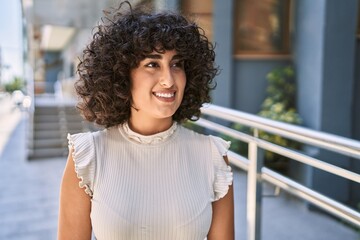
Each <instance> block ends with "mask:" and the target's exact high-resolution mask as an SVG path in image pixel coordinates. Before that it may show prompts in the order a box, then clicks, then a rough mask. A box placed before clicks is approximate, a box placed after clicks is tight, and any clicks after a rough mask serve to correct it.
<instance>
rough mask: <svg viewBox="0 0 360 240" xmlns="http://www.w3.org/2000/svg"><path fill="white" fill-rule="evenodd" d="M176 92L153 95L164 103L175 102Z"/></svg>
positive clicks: (154, 93)
mask: <svg viewBox="0 0 360 240" xmlns="http://www.w3.org/2000/svg"><path fill="white" fill-rule="evenodd" d="M175 93H176V92H175V91H171V92H153V95H154V96H155V97H156V98H158V99H159V100H162V101H167V102H168V101H173V100H174V99H175Z"/></svg>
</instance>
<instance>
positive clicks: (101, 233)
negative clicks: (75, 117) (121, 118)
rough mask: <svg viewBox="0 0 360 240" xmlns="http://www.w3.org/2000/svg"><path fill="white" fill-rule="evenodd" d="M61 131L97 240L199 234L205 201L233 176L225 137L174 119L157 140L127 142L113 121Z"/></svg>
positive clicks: (204, 225)
mask: <svg viewBox="0 0 360 240" xmlns="http://www.w3.org/2000/svg"><path fill="white" fill-rule="evenodd" d="M68 138H69V146H70V147H72V148H74V154H73V158H74V161H75V170H76V172H77V174H78V177H79V178H80V179H81V181H80V183H81V184H80V186H85V187H86V189H85V190H86V192H87V193H88V194H89V195H90V196H91V197H92V209H91V221H92V226H93V231H94V235H95V236H96V238H97V239H98V240H112V239H116V240H118V239H126V240H150V239H151V240H152V239H154V240H155V239H156V240H161V239H164V240H165V239H166V240H168V239H172V240H173V239H179V240H186V239H196V240H203V239H205V238H206V236H207V233H208V231H209V228H210V224H211V218H212V205H211V202H212V201H216V200H218V199H219V198H221V197H223V196H224V195H225V194H226V193H227V191H228V188H229V185H230V184H231V183H232V172H231V168H230V167H229V166H227V165H226V163H225V161H224V160H223V155H225V154H226V151H227V149H228V147H229V143H228V142H225V141H224V140H222V139H220V138H217V137H213V136H205V135H201V134H198V133H195V132H193V131H190V130H188V129H185V128H183V127H181V126H178V127H177V128H176V130H175V131H174V132H173V133H172V135H171V136H170V137H168V138H166V139H165V140H164V141H162V142H157V143H156V144H142V143H138V142H134V141H132V140H131V139H129V138H128V137H127V135H126V134H125V132H124V131H123V129H122V128H117V127H114V128H109V129H107V130H103V131H99V132H95V133H80V134H75V135H70V136H69V137H68Z"/></svg>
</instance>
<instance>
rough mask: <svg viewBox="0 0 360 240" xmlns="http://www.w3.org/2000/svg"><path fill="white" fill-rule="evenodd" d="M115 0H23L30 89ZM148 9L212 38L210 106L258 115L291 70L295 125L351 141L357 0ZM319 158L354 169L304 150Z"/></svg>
mask: <svg viewBox="0 0 360 240" xmlns="http://www.w3.org/2000/svg"><path fill="white" fill-rule="evenodd" d="M118 2H119V1H110V0H107V1H96V0H91V1H89V0H79V1H70V0H63V1H46V2H45V1H38V0H22V3H23V9H24V16H25V19H26V22H27V36H28V39H29V43H28V45H29V48H28V49H29V54H28V58H27V61H28V63H29V66H30V68H31V69H32V72H33V79H34V89H35V93H37V94H42V93H52V92H54V82H56V81H60V82H61V81H64V82H65V81H66V79H69V78H72V77H74V76H75V71H76V65H77V63H78V56H79V55H80V53H81V51H82V49H83V48H84V46H85V45H86V43H87V42H88V41H89V39H90V36H91V30H92V27H93V26H94V25H95V24H96V22H97V21H99V19H100V17H101V14H102V10H103V9H106V8H108V7H110V6H116V4H117V3H118ZM130 2H132V4H133V5H137V4H149V5H151V6H152V7H154V8H155V9H157V10H172V11H181V12H183V13H184V14H186V15H188V16H190V17H192V18H193V19H195V20H196V21H197V22H198V23H199V24H200V25H201V26H202V28H203V29H204V30H205V31H206V33H207V36H208V38H210V39H211V40H212V41H213V42H214V43H215V44H216V54H217V55H216V62H217V64H218V65H219V66H220V69H221V73H220V75H219V76H217V79H216V80H217V83H218V85H217V89H216V90H215V91H214V92H213V102H214V103H215V104H218V105H221V106H225V107H229V108H234V109H237V110H240V111H245V112H249V113H253V114H257V113H258V112H259V110H260V108H261V104H262V102H263V100H264V98H265V97H266V87H267V81H266V75H267V74H268V73H269V72H270V71H272V70H273V69H275V68H279V67H284V66H291V67H292V68H293V69H294V70H295V80H296V86H297V97H296V103H297V105H296V106H297V110H298V112H299V114H300V116H301V117H302V119H303V125H304V126H305V127H308V128H312V129H315V130H319V131H324V132H329V133H333V134H336V135H340V136H344V137H348V138H353V139H357V140H360V17H359V16H360V1H359V0H347V1H345V2H344V1H338V0H317V1H313V0H301V1H299V0H228V1H223V0H197V1H191V0H147V1H130ZM305 150H306V151H311V153H312V154H313V155H314V156H316V157H318V158H320V159H323V160H324V161H327V162H331V163H334V164H336V165H338V166H340V167H343V168H346V169H351V170H353V171H355V172H358V173H360V162H359V161H358V160H354V159H351V158H347V157H339V156H337V155H335V154H332V153H330V152H327V151H323V150H318V149H305ZM293 168H296V171H293V172H294V174H293V177H294V178H296V179H297V180H299V181H302V182H304V183H306V184H307V185H309V186H310V187H312V188H313V189H315V190H317V191H319V192H321V193H324V194H325V195H328V196H330V197H332V198H334V199H337V200H339V201H341V202H344V203H347V204H350V205H352V206H356V205H357V204H358V203H359V202H360V186H359V184H355V183H352V182H350V181H347V180H344V179H339V178H337V177H335V176H332V175H330V174H327V173H323V172H321V171H318V170H316V169H312V168H305V167H303V166H301V165H296V164H294V165H293Z"/></svg>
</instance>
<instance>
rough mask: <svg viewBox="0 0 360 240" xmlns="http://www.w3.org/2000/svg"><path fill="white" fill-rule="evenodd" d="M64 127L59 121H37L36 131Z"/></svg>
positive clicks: (58, 129)
mask: <svg viewBox="0 0 360 240" xmlns="http://www.w3.org/2000/svg"><path fill="white" fill-rule="evenodd" d="M62 127H64V126H62V124H60V123H59V122H46V123H35V124H34V130H35V131H43V130H57V131H60V130H61V128H62Z"/></svg>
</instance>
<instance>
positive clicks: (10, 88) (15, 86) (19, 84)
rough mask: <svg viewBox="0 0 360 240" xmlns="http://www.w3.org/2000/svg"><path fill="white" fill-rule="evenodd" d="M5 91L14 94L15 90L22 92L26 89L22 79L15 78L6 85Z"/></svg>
mask: <svg viewBox="0 0 360 240" xmlns="http://www.w3.org/2000/svg"><path fill="white" fill-rule="evenodd" d="M4 88H5V91H7V92H10V93H12V92H14V91H15V90H22V89H23V88H24V81H23V80H22V79H21V78H20V77H15V78H14V79H13V80H12V81H11V82H9V83H6V84H5V85H4Z"/></svg>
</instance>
